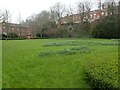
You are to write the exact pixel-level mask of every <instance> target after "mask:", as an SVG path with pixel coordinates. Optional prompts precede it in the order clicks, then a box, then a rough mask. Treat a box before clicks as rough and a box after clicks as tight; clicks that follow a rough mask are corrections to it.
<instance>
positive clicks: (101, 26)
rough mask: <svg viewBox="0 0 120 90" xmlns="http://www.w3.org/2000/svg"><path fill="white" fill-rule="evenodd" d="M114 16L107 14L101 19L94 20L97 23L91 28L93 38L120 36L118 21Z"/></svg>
mask: <svg viewBox="0 0 120 90" xmlns="http://www.w3.org/2000/svg"><path fill="white" fill-rule="evenodd" d="M115 17H117V15H116V16H113V15H111V16H109V17H105V18H103V19H101V21H95V22H94V23H97V24H96V25H94V27H93V28H92V32H91V34H92V36H93V37H95V38H108V39H109V38H120V33H119V30H118V22H117V19H116V18H115Z"/></svg>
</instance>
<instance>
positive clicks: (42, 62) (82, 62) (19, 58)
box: [2, 39, 118, 88]
mask: <svg viewBox="0 0 120 90" xmlns="http://www.w3.org/2000/svg"><path fill="white" fill-rule="evenodd" d="M2 49H3V50H2V60H3V61H2V67H3V68H2V70H3V72H2V74H3V76H2V86H3V88H89V87H90V85H89V84H88V83H87V82H86V81H85V74H84V68H83V67H84V66H86V65H87V64H88V63H89V61H90V60H92V59H93V58H94V60H95V59H96V60H99V59H98V58H100V59H103V61H104V60H106V59H107V57H109V60H110V59H111V60H112V59H118V41H117V40H112V39H109V40H108V39H40V40H7V41H2ZM102 57H103V58H102Z"/></svg>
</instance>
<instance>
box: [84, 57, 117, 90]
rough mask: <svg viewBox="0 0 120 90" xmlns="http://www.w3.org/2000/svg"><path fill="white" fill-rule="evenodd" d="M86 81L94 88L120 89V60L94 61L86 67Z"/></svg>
mask: <svg viewBox="0 0 120 90" xmlns="http://www.w3.org/2000/svg"><path fill="white" fill-rule="evenodd" d="M84 72H85V75H86V80H87V82H88V83H90V84H91V85H92V86H93V87H94V88H103V89H114V88H118V87H119V81H118V80H119V78H118V74H119V73H118V60H110V59H107V60H102V58H100V59H99V60H92V61H90V62H89V64H87V65H86V66H84Z"/></svg>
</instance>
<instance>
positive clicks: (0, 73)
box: [0, 41, 2, 89]
mask: <svg viewBox="0 0 120 90" xmlns="http://www.w3.org/2000/svg"><path fill="white" fill-rule="evenodd" d="M1 88H2V41H0V89H1Z"/></svg>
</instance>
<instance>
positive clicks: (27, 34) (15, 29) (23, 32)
mask: <svg viewBox="0 0 120 90" xmlns="http://www.w3.org/2000/svg"><path fill="white" fill-rule="evenodd" d="M11 33H14V34H16V35H17V36H18V37H23V38H27V39H30V38H31V37H32V36H31V29H30V27H29V26H24V25H20V24H14V23H4V22H2V23H0V34H3V35H7V34H8V35H9V34H11Z"/></svg>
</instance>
